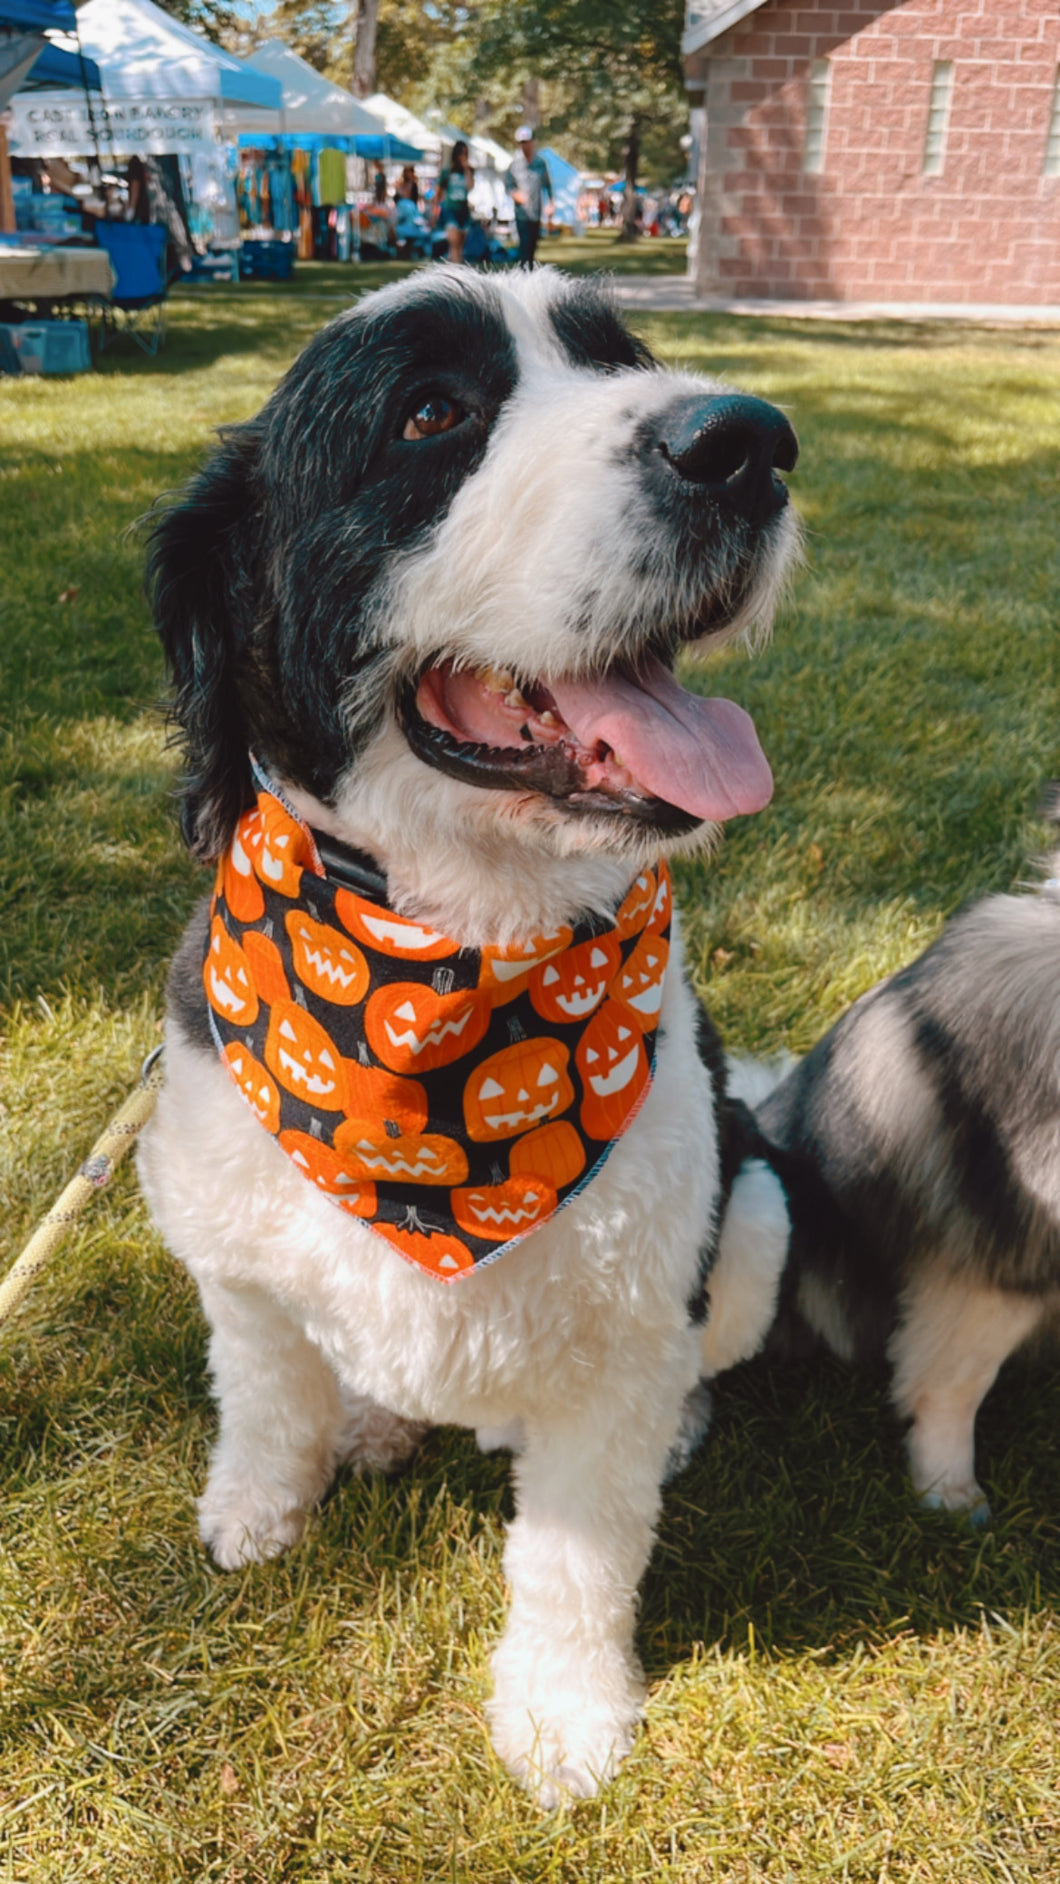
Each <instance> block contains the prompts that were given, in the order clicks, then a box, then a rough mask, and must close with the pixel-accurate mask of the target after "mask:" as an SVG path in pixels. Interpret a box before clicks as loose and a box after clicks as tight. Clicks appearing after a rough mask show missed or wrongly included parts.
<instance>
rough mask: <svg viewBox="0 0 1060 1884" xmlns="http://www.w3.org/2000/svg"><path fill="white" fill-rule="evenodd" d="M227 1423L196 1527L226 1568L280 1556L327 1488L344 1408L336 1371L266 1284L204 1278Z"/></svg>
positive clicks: (204, 1298) (222, 1409) (215, 1377)
mask: <svg viewBox="0 0 1060 1884" xmlns="http://www.w3.org/2000/svg"><path fill="white" fill-rule="evenodd" d="M201 1293H202V1304H203V1308H204V1310H205V1312H206V1315H207V1318H208V1319H209V1322H210V1372H211V1374H212V1376H213V1382H214V1387H215V1390H216V1393H217V1398H218V1401H219V1404H220V1413H221V1426H220V1432H219V1434H218V1437H217V1443H216V1445H215V1447H214V1450H213V1457H212V1459H211V1461H210V1475H209V1478H208V1480H207V1483H206V1489H205V1491H204V1492H203V1495H202V1497H201V1498H200V1499H199V1533H200V1536H201V1537H202V1541H203V1543H204V1544H206V1545H207V1547H208V1549H209V1550H210V1552H211V1554H212V1555H213V1557H214V1558H215V1559H216V1561H217V1562H218V1563H219V1564H220V1565H221V1568H222V1569H224V1570H231V1569H234V1568H235V1566H236V1565H237V1564H240V1563H259V1562H261V1561H263V1560H264V1559H265V1558H266V1557H275V1556H277V1555H278V1553H279V1552H280V1551H282V1550H286V1549H287V1548H288V1546H289V1545H291V1544H294V1543H296V1542H297V1540H298V1538H299V1537H300V1536H301V1534H302V1530H303V1528H304V1525H305V1520H306V1516H307V1513H308V1512H309V1510H310V1509H311V1507H312V1506H313V1505H314V1504H315V1503H316V1501H317V1500H318V1499H319V1498H320V1497H321V1496H322V1495H323V1493H324V1492H325V1491H326V1490H327V1487H328V1485H329V1483H330V1481H331V1477H332V1474H333V1472H334V1470H335V1465H336V1462H337V1459H338V1457H339V1453H340V1450H341V1445H342V1435H343V1427H344V1420H345V1411H344V1407H343V1402H342V1397H341V1394H340V1391H339V1383H338V1380H337V1379H336V1376H335V1374H334V1372H333V1371H332V1369H331V1367H330V1366H329V1365H328V1363H327V1361H326V1360H325V1359H324V1357H323V1355H322V1354H321V1353H320V1351H319V1349H318V1348H316V1347H314V1345H313V1343H312V1342H311V1341H309V1340H308V1339H307V1337H306V1336H305V1335H304V1334H303V1332H302V1330H301V1329H300V1328H299V1327H297V1326H296V1325H295V1323H294V1322H292V1321H291V1320H290V1319H289V1317H288V1316H287V1315H285V1314H284V1312H283V1310H282V1309H281V1308H280V1307H279V1306H278V1304H277V1303H275V1302H274V1301H272V1300H271V1298H270V1297H269V1296H267V1295H266V1294H265V1293H264V1292H263V1291H262V1290H260V1289H255V1288H228V1287H222V1286H218V1285H216V1284H209V1285H204V1286H203V1287H202V1290H201Z"/></svg>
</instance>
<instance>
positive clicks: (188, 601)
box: [148, 283, 516, 857]
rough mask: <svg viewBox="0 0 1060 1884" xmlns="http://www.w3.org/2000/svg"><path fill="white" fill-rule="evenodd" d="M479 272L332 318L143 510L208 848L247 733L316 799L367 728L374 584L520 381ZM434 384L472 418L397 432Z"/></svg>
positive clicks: (193, 803)
mask: <svg viewBox="0 0 1060 1884" xmlns="http://www.w3.org/2000/svg"><path fill="white" fill-rule="evenodd" d="M476 286H477V287H478V289H479V291H478V292H475V293H470V292H469V293H467V294H461V293H459V292H454V290H453V287H452V284H451V283H447V285H446V287H445V289H444V291H443V290H442V289H441V288H439V289H438V290H436V291H433V292H432V290H431V288H430V287H429V286H427V285H425V286H424V288H423V291H422V292H421V293H419V294H414V295H410V296H409V298H408V299H407V300H405V301H402V302H398V303H394V304H391V305H387V306H385V307H383V308H380V309H376V308H374V307H373V306H372V304H371V303H369V305H368V307H367V308H366V309H365V310H364V311H363V312H362V311H360V310H358V309H354V310H352V311H351V312H350V313H348V314H343V315H340V316H339V318H338V319H337V320H335V321H333V322H332V323H331V324H330V325H329V326H328V327H326V328H324V330H323V331H322V332H321V333H320V334H318V335H317V336H316V337H315V339H313V340H312V341H311V342H310V343H309V345H308V346H307V347H306V349H305V351H304V352H303V353H302V354H301V355H300V357H299V358H298V360H297V361H296V362H295V364H294V366H293V367H292V368H291V370H290V372H289V373H288V374H287V375H286V377H285V378H284V379H283V380H282V381H281V382H280V385H279V386H278V387H277V389H276V391H275V392H274V393H273V395H272V397H271V399H269V401H268V402H267V404H266V405H265V406H264V408H263V409H262V411H261V412H260V413H259V414H258V415H257V417H256V418H254V419H251V420H250V421H249V422H248V423H247V424H245V425H242V426H235V427H232V428H230V429H229V430H227V431H226V432H225V433H224V434H223V435H222V438H221V444H220V446H219V448H218V449H217V451H216V452H215V453H214V456H213V458H212V459H211V460H210V461H209V463H208V464H207V465H206V466H205V468H204V469H203V470H202V471H201V472H200V473H199V475H198V476H197V477H196V478H194V479H193V480H192V482H191V484H190V485H189V487H188V488H187V490H186V492H185V493H184V495H183V497H182V498H181V499H180V500H179V501H178V502H177V503H176V504H174V505H173V506H172V507H171V508H170V509H169V510H167V511H165V512H164V513H163V514H162V515H161V517H160V518H159V519H158V521H157V522H156V523H155V525H154V528H153V532H152V539H151V547H150V554H149V561H148V586H149V589H150V592H151V596H152V600H153V604H154V610H155V619H156V622H157V625H158V629H159V633H160V635H161V637H162V641H163V645H164V647H165V651H166V655H167V658H168V661H169V664H170V669H171V672H172V675H173V679H174V682H175V694H174V705H173V714H174V718H175V719H176V721H177V722H178V724H179V725H180V727H181V729H182V731H183V734H184V740H185V745H186V751H187V775H186V782H185V788H184V796H185V807H184V826H185V834H186V837H187V840H188V842H189V844H190V846H191V848H192V849H193V850H194V851H195V852H196V853H197V854H198V855H200V856H203V857H212V856H216V855H218V854H219V852H220V851H221V850H222V849H223V848H224V846H225V844H226V843H227V841H228V838H229V837H230V835H231V831H232V829H233V827H234V824H235V822H236V819H237V818H238V817H239V814H240V812H241V811H243V810H244V809H245V808H246V807H247V805H248V804H249V803H250V802H251V799H252V794H251V791H250V778H249V771H248V767H247V758H246V754H247V748H248V746H250V747H253V748H254V749H255V750H256V751H257V752H258V753H259V755H260V756H261V758H262V759H264V760H265V761H266V762H267V763H269V764H270V765H271V766H272V767H273V768H274V769H275V770H277V771H278V772H280V773H282V774H285V775H286V776H288V777H290V778H293V779H295V780H297V781H298V783H299V784H301V785H303V786H304V787H305V788H306V789H308V790H309V791H311V792H312V793H313V794H314V795H315V796H316V797H317V798H320V799H321V800H323V801H324V802H325V803H327V802H328V801H329V799H330V798H331V796H332V795H333V792H334V790H335V787H336V784H337V781H338V779H339V777H340V775H341V774H342V772H343V771H344V770H345V768H346V766H347V765H348V764H349V762H350V760H351V759H352V758H354V757H355V756H356V754H357V752H358V751H359V750H361V749H362V748H363V746H364V744H365V743H366V742H367V740H368V739H369V738H370V737H371V735H372V733H373V732H374V731H375V730H376V728H377V727H378V724H379V721H380V717H381V714H382V712H383V708H384V704H385V701H384V691H383V686H384V683H383V670H384V666H385V662H386V650H385V649H384V648H383V647H382V646H381V645H380V643H379V641H378V639H377V638H376V637H375V635H374V633H373V625H372V601H373V598H374V597H375V596H377V595H379V594H380V593H381V591H382V589H383V588H384V586H385V583H386V580H387V576H388V573H389V571H390V569H391V567H392V566H393V564H394V561H395V559H396V558H397V557H398V556H401V555H403V554H405V553H407V552H408V551H409V550H411V549H414V548H415V547H416V546H417V545H418V544H420V543H422V542H423V541H424V540H425V539H426V537H427V536H428V535H429V533H430V532H431V531H432V530H433V529H434V527H435V526H436V525H437V524H438V523H439V522H440V521H441V519H442V518H443V517H444V516H445V514H446V512H447V510H448V508H449V506H450V505H451V503H452V501H453V498H454V497H455V495H456V493H457V491H458V490H459V489H460V487H461V485H462V484H463V483H464V481H465V479H466V478H467V477H468V476H470V474H471V473H472V472H473V471H474V470H475V469H476V468H477V466H478V465H479V464H480V463H481V461H482V458H483V455H484V453H485V451H486V447H487V445H488V443H489V438H490V433H491V430H492V427H493V424H494V421H495V419H496V417H497V414H498V412H499V411H500V409H501V407H502V406H503V404H504V402H505V400H506V399H507V398H508V397H509V396H510V394H511V392H512V391H513V389H514V386H515V381H516V361H515V349H514V345H513V342H512V338H511V335H510V333H509V330H508V327H507V324H506V323H505V321H504V319H503V317H502V314H501V311H500V304H499V301H498V299H497V297H496V295H495V294H493V293H492V292H488V293H486V294H483V293H482V292H481V284H476ZM428 394H441V395H443V396H445V397H446V398H448V399H450V400H452V401H454V402H456V403H457V404H458V405H459V407H460V409H461V411H462V413H463V414H464V417H463V421H462V423H461V424H459V425H457V426H456V427H454V428H453V429H452V430H451V431H448V432H445V433H443V434H441V435H439V436H437V437H432V438H426V439H422V440H418V441H416V442H410V441H407V440H405V439H404V438H403V437H402V431H403V428H404V425H405V422H406V420H407V418H408V417H409V415H410V414H411V413H412V412H414V411H415V409H416V407H417V405H419V404H422V402H423V400H424V398H426V396H427V395H428Z"/></svg>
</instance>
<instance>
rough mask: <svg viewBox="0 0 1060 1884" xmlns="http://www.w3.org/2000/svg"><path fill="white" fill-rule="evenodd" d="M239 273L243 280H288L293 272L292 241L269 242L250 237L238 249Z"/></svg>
mask: <svg viewBox="0 0 1060 1884" xmlns="http://www.w3.org/2000/svg"><path fill="white" fill-rule="evenodd" d="M239 273H240V276H241V278H242V280H244V281H290V279H291V276H292V275H293V273H294V243H293V242H269V241H267V240H266V239H264V238H259V237H256V236H255V237H252V238H251V239H250V240H249V241H244V243H243V246H242V248H241V249H240V251H239Z"/></svg>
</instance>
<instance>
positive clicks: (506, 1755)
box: [487, 1692, 640, 1810]
mask: <svg viewBox="0 0 1060 1884" xmlns="http://www.w3.org/2000/svg"><path fill="white" fill-rule="evenodd" d="M562 1702H563V1697H562V1695H557V1694H556V1693H554V1692H553V1693H551V1694H550V1695H549V1696H548V1698H547V1699H546V1698H545V1697H544V1696H542V1698H541V1700H540V1702H539V1703H538V1704H537V1705H535V1704H534V1701H533V1700H530V1702H529V1703H528V1702H527V1701H526V1699H525V1698H524V1699H523V1700H521V1701H518V1702H514V1703H512V1704H511V1705H507V1704H506V1703H505V1702H503V1701H497V1700H496V1699H495V1700H494V1701H493V1702H491V1703H490V1706H489V1708H488V1710H487V1711H488V1715H489V1721H490V1729H491V1734H492V1739H493V1744H494V1747H495V1748H496V1750H497V1753H498V1754H499V1755H500V1758H501V1759H502V1760H503V1761H504V1764H505V1766H506V1767H507V1768H508V1771H509V1772H510V1773H511V1774H513V1775H514V1777H515V1778H516V1779H518V1780H519V1781H521V1783H522V1784H523V1785H524V1786H525V1787H526V1788H527V1790H528V1791H529V1792H531V1793H533V1795H534V1797H535V1798H536V1800H537V1802H538V1804H539V1805H541V1806H544V1807H545V1808H546V1810H551V1809H552V1807H554V1806H558V1805H559V1804H560V1803H561V1802H562V1800H563V1799H564V1798H571V1799H591V1798H592V1797H593V1795H594V1794H595V1793H596V1792H597V1791H598V1790H599V1788H600V1787H601V1786H602V1785H604V1784H605V1783H606V1782H607V1780H609V1779H613V1778H614V1776H615V1773H616V1772H617V1771H618V1768H619V1766H620V1765H621V1763H622V1761H623V1760H624V1759H625V1757H626V1754H627V1753H628V1752H629V1750H630V1747H631V1746H632V1744H633V1736H634V1733H635V1731H636V1727H637V1722H638V1720H639V1718H640V1709H639V1708H637V1709H636V1710H635V1711H633V1712H632V1713H628V1712H624V1713H622V1714H620V1715H618V1716H616V1715H615V1714H613V1713H612V1712H611V1711H610V1710H609V1709H607V1708H593V1707H591V1706H586V1705H585V1703H584V1697H579V1698H578V1699H575V1697H573V1696H572V1697H571V1705H569V1706H567V1707H564V1706H563V1705H562Z"/></svg>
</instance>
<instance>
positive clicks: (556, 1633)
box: [488, 1352, 696, 1806]
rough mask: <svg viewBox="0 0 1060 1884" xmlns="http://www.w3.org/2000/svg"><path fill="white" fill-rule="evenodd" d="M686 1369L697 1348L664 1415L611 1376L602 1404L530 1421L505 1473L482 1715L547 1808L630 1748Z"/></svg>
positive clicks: (692, 1368) (588, 1788)
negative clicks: (639, 1618)
mask: <svg viewBox="0 0 1060 1884" xmlns="http://www.w3.org/2000/svg"><path fill="white" fill-rule="evenodd" d="M671 1359H672V1357H671ZM609 1371H610V1370H609ZM695 1373H696V1359H695V1354H694V1352H692V1354H691V1360H690V1364H689V1365H682V1363H681V1362H680V1361H678V1362H677V1364H676V1365H673V1368H672V1378H671V1380H670V1381H669V1383H668V1385H667V1389H666V1403H665V1405H662V1404H660V1403H656V1404H653V1405H650V1406H646V1405H645V1404H644V1400H643V1399H642V1398H640V1397H639V1396H638V1395H637V1394H636V1393H635V1392H634V1393H630V1394H629V1396H628V1399H625V1401H624V1397H623V1388H625V1387H627V1386H628V1384H629V1377H628V1375H626V1377H625V1378H623V1370H622V1369H621V1368H618V1369H617V1371H616V1372H615V1373H614V1374H612V1375H611V1379H612V1384H613V1388H614V1391H613V1393H612V1394H611V1395H610V1396H609V1397H608V1398H607V1401H606V1403H604V1400H603V1397H602V1396H601V1398H600V1399H599V1400H597V1401H596V1402H595V1403H594V1404H593V1405H592V1406H589V1407H583V1408H582V1409H581V1410H580V1412H579V1414H578V1416H576V1417H564V1416H562V1415H560V1416H558V1417H557V1418H556V1419H555V1421H552V1422H549V1423H547V1424H543V1423H539V1422H531V1423H528V1427H527V1434H526V1446H525V1450H524V1451H523V1453H522V1455H521V1456H520V1457H519V1458H518V1459H517V1460H516V1462H515V1464H514V1468H513V1470H514V1474H515V1480H516V1500H517V1514H516V1517H515V1519H514V1521H513V1523H512V1525H511V1528H510V1530H509V1533H508V1541H507V1545H506V1548H505V1554H504V1567H505V1571H506V1573H507V1576H508V1579H509V1582H510V1585H511V1610H510V1615H509V1619H508V1626H507V1629H506V1631H505V1633H504V1636H503V1638H502V1640H501V1642H500V1644H499V1646H498V1648H497V1649H496V1651H495V1653H494V1656H493V1677H494V1693H493V1698H492V1700H491V1702H490V1703H489V1708H488V1713H489V1719H490V1725H491V1728H492V1732H493V1742H494V1745H495V1747H496V1748H497V1751H498V1753H499V1754H500V1756H501V1758H502V1759H503V1760H504V1761H505V1763H506V1765H507V1766H508V1767H509V1768H510V1769H511V1771H512V1772H513V1773H514V1774H516V1776H517V1777H518V1778H520V1779H521V1780H523V1782H524V1783H525V1784H526V1785H527V1786H528V1787H529V1788H530V1790H531V1791H533V1792H534V1793H536V1795H537V1797H538V1799H539V1800H540V1802H541V1804H542V1805H544V1806H553V1805H556V1804H557V1803H558V1802H559V1800H560V1798H561V1797H562V1795H563V1794H564V1793H569V1794H574V1795H578V1796H582V1797H589V1796H591V1795H592V1794H593V1793H594V1792H595V1791H596V1789H597V1787H598V1786H599V1785H600V1784H601V1783H602V1782H603V1781H604V1780H606V1779H609V1778H610V1777H611V1776H612V1774H613V1773H614V1772H615V1769H616V1768H617V1766H618V1765H619V1763H620V1761H621V1760H622V1759H623V1758H624V1756H625V1754H626V1753H627V1752H628V1751H629V1748H630V1745H631V1743H632V1739H633V1734H634V1730H635V1728H636V1725H637V1722H638V1720H639V1718H640V1714H641V1709H642V1706H643V1700H644V1689H643V1681H642V1677H641V1672H640V1668H639V1665H638V1663H637V1659H636V1656H635V1654H634V1650H633V1626H634V1620H635V1605H636V1596H637V1586H638V1584H639V1582H640V1579H641V1576H642V1575H643V1572H644V1570H645V1567H646V1565H647V1562H648V1557H649V1554H650V1552H651V1547H652V1540H653V1537H654V1532H655V1523H656V1519H657V1517H658V1512H659V1504H660V1484H661V1480H662V1475H663V1470H664V1466H665V1463H666V1459H667V1455H668V1453H669V1449H670V1446H671V1444H672V1442H673V1439H674V1436H675V1433H676V1431H677V1427H678V1423H679V1418H680V1410H681V1403H682V1399H683V1395H684V1392H685V1390H686V1387H687V1385H688V1384H690V1383H691V1381H692V1380H694V1377H695ZM686 1375H687V1376H688V1378H687V1380H686V1378H685V1376H686ZM661 1398H662V1396H661V1395H660V1396H659V1400H660V1401H661Z"/></svg>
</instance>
